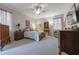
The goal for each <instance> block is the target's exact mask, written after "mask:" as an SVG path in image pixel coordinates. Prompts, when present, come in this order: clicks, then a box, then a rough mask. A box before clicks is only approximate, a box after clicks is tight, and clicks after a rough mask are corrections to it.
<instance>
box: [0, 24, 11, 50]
mask: <svg viewBox="0 0 79 59" xmlns="http://www.w3.org/2000/svg"><path fill="white" fill-rule="evenodd" d="M9 42H10V36H9V26H7V25H2V24H0V47H1V50H2V48H3V47H4V46H5V45H6V44H8V43H9Z"/></svg>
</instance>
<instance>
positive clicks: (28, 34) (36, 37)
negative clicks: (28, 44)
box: [24, 31, 40, 41]
mask: <svg viewBox="0 0 79 59" xmlns="http://www.w3.org/2000/svg"><path fill="white" fill-rule="evenodd" d="M39 36H40V33H39V32H37V31H25V32H24V37H25V38H30V39H34V40H35V41H40V38H39Z"/></svg>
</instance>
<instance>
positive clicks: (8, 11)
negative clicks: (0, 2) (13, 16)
mask: <svg viewBox="0 0 79 59" xmlns="http://www.w3.org/2000/svg"><path fill="white" fill-rule="evenodd" d="M0 10H3V11H5V12H9V13H12V12H10V11H7V10H5V9H3V8H0Z"/></svg>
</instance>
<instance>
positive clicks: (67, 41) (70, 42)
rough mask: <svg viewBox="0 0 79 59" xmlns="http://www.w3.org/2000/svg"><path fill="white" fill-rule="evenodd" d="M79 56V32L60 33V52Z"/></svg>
mask: <svg viewBox="0 0 79 59" xmlns="http://www.w3.org/2000/svg"><path fill="white" fill-rule="evenodd" d="M61 52H66V53H67V54H70V55H79V31H60V52H59V54H61Z"/></svg>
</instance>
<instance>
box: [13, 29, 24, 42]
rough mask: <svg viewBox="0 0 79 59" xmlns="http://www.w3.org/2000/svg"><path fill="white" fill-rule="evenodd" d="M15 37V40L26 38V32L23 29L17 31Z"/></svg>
mask: <svg viewBox="0 0 79 59" xmlns="http://www.w3.org/2000/svg"><path fill="white" fill-rule="evenodd" d="M14 38H15V40H20V39H22V38H24V32H23V31H16V32H15V33H14Z"/></svg>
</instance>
